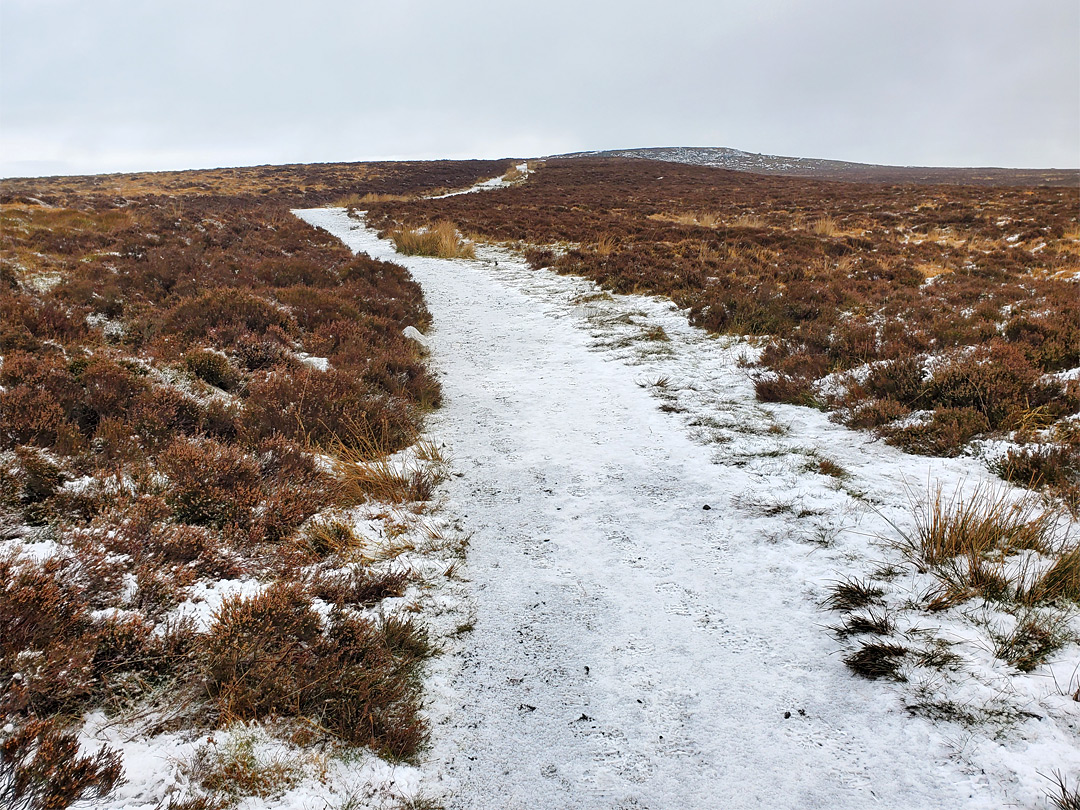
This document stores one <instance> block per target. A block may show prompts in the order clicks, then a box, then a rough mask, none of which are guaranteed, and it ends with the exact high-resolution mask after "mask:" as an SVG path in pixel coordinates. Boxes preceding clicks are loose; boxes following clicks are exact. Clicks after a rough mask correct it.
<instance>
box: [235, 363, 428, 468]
mask: <svg viewBox="0 0 1080 810" xmlns="http://www.w3.org/2000/svg"><path fill="white" fill-rule="evenodd" d="M244 421H245V423H246V425H247V427H248V430H249V431H250V432H251V433H252V434H253V435H254V436H257V437H259V438H264V437H271V436H274V435H280V436H284V437H286V438H289V439H294V440H298V441H301V442H307V441H310V442H312V443H314V444H317V445H320V446H323V447H333V446H334V445H336V444H338V443H342V442H343V443H344V444H345V445H346V446H353V445H354V442H355V441H356V440H357V439H356V437H357V436H370V437H373V440H374V441H376V442H377V443H378V445H379V447H381V448H384V449H386V450H387V451H389V452H392V451H394V450H397V449H400V448H401V447H404V446H406V445H407V444H408V443H409V442H410V441H411V440H412V437H413V435H414V430H415V428H414V426H413V421H412V419H411V418H410V416H409V414H408V412H407V411H406V410H405V407H404V405H403V403H402V402H401V400H400V399H394V398H391V397H389V396H388V395H386V394H383V393H380V392H379V391H378V390H377V389H375V388H373V387H372V386H370V385H367V384H365V383H363V382H362V381H360V380H357V379H356V378H355V377H353V376H352V375H349V374H345V373H343V372H340V371H338V370H336V369H331V370H330V371H317V370H315V369H309V368H304V369H300V370H297V372H296V373H294V374H289V375H285V374H280V373H274V374H271V375H269V376H268V377H267V378H266V379H265V380H262V381H259V382H253V383H252V384H251V385H250V386H249V388H248V400H247V406H246V408H245V411H244Z"/></svg>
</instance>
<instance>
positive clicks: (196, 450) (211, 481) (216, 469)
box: [158, 439, 261, 529]
mask: <svg viewBox="0 0 1080 810" xmlns="http://www.w3.org/2000/svg"><path fill="white" fill-rule="evenodd" d="M158 467H159V469H160V470H161V471H162V472H163V473H164V474H165V476H166V477H167V478H168V479H169V485H170V486H169V490H168V492H167V494H166V498H165V500H166V502H167V503H168V504H169V506H170V507H171V508H172V510H173V514H174V515H175V516H176V519H177V520H179V521H181V522H184V523H191V524H193V525H196V526H211V527H214V528H217V529H221V528H223V527H225V526H227V525H230V524H234V525H237V526H246V525H248V524H249V523H250V521H251V510H252V509H253V508H254V507H255V505H256V504H257V503H258V502H259V499H260V495H261V486H260V478H259V466H258V464H257V463H256V461H255V459H254V458H252V457H251V456H250V455H248V454H247V453H244V452H243V451H242V450H239V449H237V448H235V447H232V446H230V445H226V444H222V443H220V442H217V441H214V440H213V439H199V440H192V439H177V440H176V441H174V442H173V443H172V444H171V445H170V446H169V447H168V449H167V450H166V451H165V452H164V453H162V454H161V456H159V457H158Z"/></svg>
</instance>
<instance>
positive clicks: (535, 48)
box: [0, 0, 1080, 176]
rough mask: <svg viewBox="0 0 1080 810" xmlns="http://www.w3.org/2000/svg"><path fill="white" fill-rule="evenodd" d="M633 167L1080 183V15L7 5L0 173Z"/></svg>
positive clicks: (973, 7)
mask: <svg viewBox="0 0 1080 810" xmlns="http://www.w3.org/2000/svg"><path fill="white" fill-rule="evenodd" d="M636 146H732V147H736V148H739V149H744V150H747V151H750V152H764V153H770V154H780V155H793V156H800V157H823V158H835V159H842V160H855V161H863V162H871V163H887V164H899V165H948V166H987V165H992V166H1014V167H1059V168H1062V167H1064V168H1072V167H1077V166H1080V3H1078V2H1077V0H880V1H879V0H801V1H799V2H796V0H652V2H640V0H545V2H532V3H521V2H515V0H459V2H454V0H379V2H368V0H304V2H298V0H289V1H288V2H281V1H280V0H258V2H255V1H254V0H212V1H210V2H207V1H206V0H179V2H162V1H161V0H92V1H91V0H0V175H2V176H14V175H39V174H70V173H83V172H104V171H137V170H148V169H166V168H204V167H214V166H240V165H252V164H259V163H293V162H326V161H349V160H370V159H385V158H438V157H453V158H463V157H487V158H495V157H507V156H513V157H531V156H539V155H548V154H555V153H559V152H567V151H578V150H589V149H614V148H628V147H636Z"/></svg>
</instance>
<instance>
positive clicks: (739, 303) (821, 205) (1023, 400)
mask: <svg viewBox="0 0 1080 810" xmlns="http://www.w3.org/2000/svg"><path fill="white" fill-rule="evenodd" d="M871 174H872V173H871ZM882 177H884V175H882ZM927 177H939V178H940V179H941V180H943V181H947V182H949V183H950V184H949V185H945V184H940V185H930V184H927V183H926V180H925V178H922V177H921V176H917V174H916V173H908V175H906V176H905V177H904V178H903V179H904V183H903V184H889V183H886V182H875V181H874V177H873V176H869V175H868V176H867V177H866V178H861V179H864V180H865V182H835V181H822V180H814V179H808V178H796V177H784V176H763V175H753V174H748V173H740V172H730V171H725V170H721V169H711V168H705V167H697V166H685V165H678V164H671V163H663V164H657V163H655V162H652V161H647V160H630V159H618V158H578V159H572V160H567V159H561V160H549V161H547V162H546V164H545V165H544V167H543V169H542V170H541V171H539V172H537V173H535V174H534V175H533V176H532V177H530V179H529V182H527V183H525V184H523V185H519V186H516V187H513V188H507V189H500V190H496V191H491V192H488V193H486V194H482V195H476V194H471V195H461V196H457V197H449V198H446V199H440V200H417V201H412V202H387V203H381V204H376V205H372V206H371V208H370V210H369V220H370V221H371V222H372V223H373V224H375V225H377V226H378V227H380V228H383V229H387V230H389V229H393V228H411V229H417V228H422V227H424V226H426V225H429V224H431V223H434V222H437V221H449V222H452V223H453V224H454V225H455V226H456V227H457V229H458V230H459V231H461V232H465V233H475V234H477V235H478V237H479V238H484V239H489V240H495V241H498V240H502V241H507V242H514V243H525V244H527V245H531V246H532V247H531V248H530V249H529V250H527V252H526V256H527V257H528V258H529V260H530V262H531V263H532V264H533V265H534V266H537V267H553V268H555V269H556V270H557V271H559V272H564V273H576V274H580V275H583V276H586V277H588V278H591V279H593V280H595V281H597V282H598V283H599V284H601V285H602V286H604V287H605V288H607V289H609V290H613V291H616V292H626V293H633V292H644V293H657V294H663V295H667V296H669V297H670V298H671V299H672V300H674V301H675V302H676V303H678V304H679V306H681V307H685V308H687V309H689V310H690V316H691V319H692V320H693V322H694V323H696V324H698V325H700V326H702V327H704V328H706V329H709V330H710V331H713V332H719V333H725V334H733V335H758V336H763V337H765V338H766V339H767V341H768V342H767V346H766V349H765V352H764V354H763V356H762V361H761V369H760V371H759V373H758V380H757V384H756V388H757V392H758V395H759V396H760V397H761V398H762V399H766V400H769V401H776V402H789V403H794V404H799V405H810V406H813V407H824V408H827V409H829V410H831V411H833V412H834V416H835V418H836V419H838V420H841V421H844V422H845V423H846V424H848V425H850V426H852V427H858V428H863V429H870V430H874V431H876V432H878V433H880V434H881V435H883V436H884V437H886V439H887V440H888V441H890V442H892V443H894V444H897V445H899V446H901V447H903V448H905V449H906V450H909V451H911V452H916V453H926V454H931V455H955V454H957V453H959V452H960V451H961V450H962V448H963V447H964V445H965V444H966V443H967V442H968V441H970V440H971V439H972V438H974V437H979V436H986V435H1003V434H1011V435H1014V436H1015V437H1016V438H1017V439H1018V440H1020V441H1035V440H1036V439H1038V438H1039V434H1038V432H1039V431H1040V430H1044V429H1047V428H1049V427H1051V426H1054V425H1067V424H1069V422H1068V421H1063V420H1067V419H1068V417H1070V416H1071V415H1074V414H1076V413H1077V412H1078V411H1080V383H1078V382H1077V381H1075V380H1072V381H1068V382H1065V381H1062V380H1060V379H1053V378H1048V377H1045V376H1043V375H1046V374H1048V373H1053V372H1058V371H1063V370H1066V369H1070V368H1076V367H1077V366H1080V295H1078V293H1077V283H1080V282H1078V281H1077V278H1078V276H1080V262H1078V259H1077V250H1076V233H1077V229H1078V225H1077V210H1078V209H1080V195H1078V193H1077V188H1076V184H1075V178H1073V182H1072V183H1070V184H1066V183H1065V181H1066V180H1067V178H1065V177H1064V176H1063V175H1062V176H1051V174H1047V175H1045V177H1044V176H1043V175H1038V174H1032V173H1028V174H1024V173H1013V174H1010V173H1008V172H996V173H989V174H986V173H979V172H975V171H970V172H966V173H965V172H964V171H961V170H955V171H941V172H937V173H933V172H931V173H928V174H927ZM897 179H898V178H894V179H892V182H893V183H896V182H897ZM1044 180H1045V181H1048V182H1056V183H1057V185H1041V186H1040V185H1034V183H1035V182H1042V181H1044ZM992 182H1000V183H1002V185H998V186H995V185H992ZM920 183H921V184H920ZM1009 184H1011V185H1009ZM703 212H707V213H703ZM930 359H933V360H934V362H933V363H932V364H930V363H928V362H927V361H928V360H930ZM931 366H932V368H933V373H930V372H929V371H927V370H926V369H927V368H928V367H931ZM855 369H863V370H867V369H868V370H869V375H868V376H867V375H866V374H860V375H859V376H855V375H848V376H846V377H845V378H844V380H845V382H846V385H845V389H846V390H845V393H844V394H843V395H839V396H832V397H828V398H826V397H823V396H821V395H819V394H818V393H817V391H818V387H817V383H818V382H819V381H820V380H821V379H822V378H823V377H825V376H826V375H828V374H840V375H847V372H850V371H853V370H855ZM916 412H918V414H917V415H918V418H911V419H907V420H904V421H899V420H901V419H903V418H904V417H908V416H910V415H912V414H915V413H916ZM1072 424H1075V421H1074V422H1073V423H1072ZM1076 434H1077V432H1076V431H1075V430H1074V431H1072V432H1071V433H1067V434H1066V433H1065V432H1062V433H1061V436H1060V437H1057V438H1053V439H1052V441H1051V442H1050V443H1049V445H1048V444H1047V443H1046V442H1045V441H1043V442H1042V443H1041V444H1039V445H1033V446H1032V448H1031V449H1030V450H1023V451H1019V452H1018V453H1014V454H1013V455H1012V456H1010V458H1009V459H1008V460H1006V461H1005V462H1004V464H1003V465H1002V467H1001V470H1002V472H1003V473H1004V474H1006V475H1009V476H1010V477H1011V479H1012V480H1014V481H1016V482H1017V483H1021V484H1025V485H1030V484H1034V485H1035V486H1040V487H1042V486H1046V487H1048V488H1050V489H1051V491H1053V492H1054V493H1056V494H1057V495H1059V496H1061V497H1063V498H1064V499H1065V501H1066V503H1068V504H1071V505H1072V506H1073V508H1074V509H1075V505H1076V503H1077V501H1078V497H1080V496H1078V494H1077V493H1078V492H1080V466H1078V465H1077V459H1078V457H1080V454H1078V452H1077V450H1076V448H1077V446H1078V439H1077V435H1076ZM1044 438H1045V437H1044Z"/></svg>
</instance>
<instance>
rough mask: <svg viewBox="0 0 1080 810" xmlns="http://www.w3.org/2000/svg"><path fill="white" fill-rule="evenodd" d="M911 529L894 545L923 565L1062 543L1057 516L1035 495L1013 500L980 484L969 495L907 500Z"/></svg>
mask: <svg viewBox="0 0 1080 810" xmlns="http://www.w3.org/2000/svg"><path fill="white" fill-rule="evenodd" d="M912 513H913V517H914V524H915V525H914V529H913V530H912V531H904V532H900V533H899V538H898V539H897V540H896V544H897V545H898V547H899V548H900V550H901V551H903V553H904V554H905V555H906V556H908V557H909V558H911V559H913V560H915V561H916V562H917V563H918V564H919V565H920V567H922V568H924V569H928V568H933V567H934V566H937V565H940V564H942V563H944V562H946V561H948V560H952V559H955V558H957V557H963V558H969V559H974V560H978V559H983V558H986V557H988V556H989V555H991V554H996V555H998V556H1007V555H1011V554H1016V553H1018V552H1020V551H1024V550H1031V551H1037V552H1040V553H1043V554H1051V553H1053V552H1055V551H1057V550H1058V549H1059V548H1060V547H1061V544H1062V542H1063V537H1062V531H1061V530H1062V519H1061V516H1060V515H1059V514H1057V513H1055V512H1054V511H1053V510H1051V509H1045V508H1043V506H1042V504H1041V503H1040V502H1039V500H1038V499H1037V498H1034V497H1031V496H1025V497H1020V498H1014V497H1012V496H1011V495H1010V493H1009V491H1008V489H1007V488H1005V487H999V488H992V487H989V486H982V487H979V488H977V489H975V490H974V491H973V492H972V493H971V494H969V495H964V494H963V493H961V492H959V491H957V492H955V493H954V494H953V495H952V496H950V497H948V498H947V497H946V496H945V494H944V493H943V491H942V490H941V488H940V487H939V488H938V489H937V490H936V491H935V492H934V494H933V496H932V497H930V498H926V499H924V500H922V502H920V503H913V504H912Z"/></svg>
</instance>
